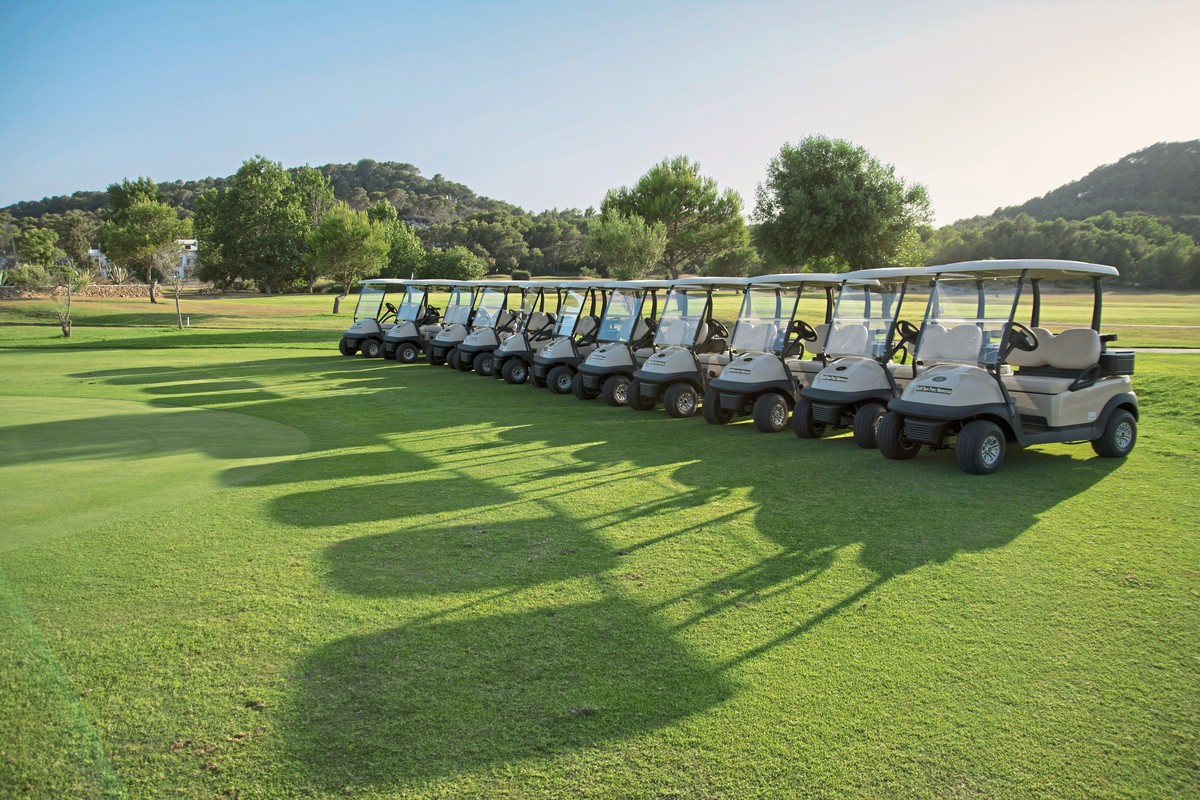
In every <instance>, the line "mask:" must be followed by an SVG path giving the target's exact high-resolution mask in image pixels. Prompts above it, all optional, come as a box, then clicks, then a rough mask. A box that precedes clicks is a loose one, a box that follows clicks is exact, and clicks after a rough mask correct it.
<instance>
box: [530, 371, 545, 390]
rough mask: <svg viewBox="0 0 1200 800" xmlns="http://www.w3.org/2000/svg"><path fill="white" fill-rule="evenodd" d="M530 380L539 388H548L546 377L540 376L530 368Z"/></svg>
mask: <svg viewBox="0 0 1200 800" xmlns="http://www.w3.org/2000/svg"><path fill="white" fill-rule="evenodd" d="M529 382H530V383H531V384H533V386H535V387H536V388H538V389H545V388H546V379H545V378H539V377H538V376H537V373H535V372H534V371H533V370H529Z"/></svg>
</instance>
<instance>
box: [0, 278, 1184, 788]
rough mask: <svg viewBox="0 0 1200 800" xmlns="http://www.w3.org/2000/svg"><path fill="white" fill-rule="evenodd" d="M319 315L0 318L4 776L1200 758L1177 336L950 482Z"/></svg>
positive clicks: (646, 775) (306, 783) (502, 772)
mask: <svg viewBox="0 0 1200 800" xmlns="http://www.w3.org/2000/svg"><path fill="white" fill-rule="evenodd" d="M322 299H324V300H328V298H322ZM197 302H199V301H197ZM214 302H216V301H214ZM247 302H248V301H247ZM305 302H308V300H307V299H305ZM3 305H4V308H5V309H9V308H10V304H3ZM147 305H148V304H147ZM280 305H281V306H283V303H282V302H281V303H280ZM299 305H303V304H299ZM1109 307H1110V308H1111V307H1112V306H1111V305H1110V306H1109ZM289 308H290V307H289ZM297 308H298V307H297ZM4 313H11V312H10V311H8V310H6V311H5V312H4ZM297 313H299V311H297ZM309 313H310V314H313V315H319V313H320V312H318V311H317V310H316V307H315V306H313V307H312V309H310V312H309ZM326 321H327V322H328V328H326V331H325V332H322V331H313V330H300V331H286V330H275V331H273V332H261V331H254V330H242V331H236V330H232V331H231V330H227V329H225V330H223V329H217V328H214V329H210V330H206V329H195V328H194V329H193V330H192V331H188V332H182V333H180V332H178V331H171V330H166V329H163V328H145V329H138V328H113V329H111V337H112V338H103V336H107V335H108V334H103V336H102V335H101V334H96V333H94V332H93V331H91V330H89V329H88V328H87V327H86V325H84V324H83V323H82V322H81V323H80V327H79V328H77V333H76V336H75V337H74V338H73V339H72V340H70V341H64V340H62V339H61V338H56V337H53V336H51V334H50V332H49V331H48V329H46V328H30V327H23V326H6V327H3V328H0V348H2V349H0V370H2V371H3V372H2V374H3V375H4V376H5V379H4V381H3V382H0V454H2V457H0V486H2V487H3V496H4V500H3V502H2V503H0V751H3V752H2V754H0V796H6V797H7V796H23V797H24V796H28V797H76V796H78V797H93V796H94V797H125V796H128V797H138V798H143V797H144V798H159V797H214V796H215V797H222V796H224V797H243V798H246V797H295V796H306V797H307V796H311V797H335V796H337V797H341V796H346V795H350V796H355V797H498V796H499V797H596V798H609V797H630V798H642V797H688V798H692V797H698V798H705V797H714V798H715V797H744V796H761V797H800V796H813V797H857V796H861V797H887V798H895V797H951V796H983V797H996V798H1021V797H1048V798H1057V797H1086V798H1102V797H1145V798H1152V797H1189V796H1196V795H1197V794H1198V793H1200V755H1198V754H1200V644H1198V643H1200V612H1198V609H1197V604H1198V603H1200V594H1198V589H1197V586H1198V585H1200V584H1198V578H1200V543H1198V542H1197V538H1196V535H1195V531H1196V527H1197V521H1198V520H1200V500H1198V499H1197V497H1198V489H1200V441H1198V439H1197V436H1196V430H1197V425H1198V424H1200V400H1197V397H1198V394H1200V356H1185V355H1162V356H1155V355H1145V354H1143V355H1140V356H1139V357H1138V374H1137V375H1135V377H1134V381H1135V387H1136V389H1137V391H1138V393H1139V396H1140V397H1141V398H1142V401H1143V418H1142V424H1141V429H1140V437H1141V438H1140V440H1139V443H1138V447H1137V449H1136V450H1135V451H1134V453H1133V455H1132V456H1131V457H1130V458H1129V459H1128V460H1126V461H1112V460H1107V459H1100V458H1097V457H1095V456H1094V455H1093V454H1092V451H1091V449H1090V448H1089V447H1087V446H1086V445H1085V446H1066V445H1056V446H1048V447H1039V448H1034V449H1032V450H1029V451H1023V452H1020V451H1017V452H1010V455H1009V459H1008V462H1007V464H1006V466H1005V468H1004V469H1003V470H1002V471H1001V472H1000V473H998V474H997V475H994V476H990V477H987V478H979V477H971V476H967V475H964V474H962V473H961V472H959V471H958V469H957V468H956V467H955V466H954V459H953V454H952V453H922V454H921V455H920V456H919V457H918V458H917V459H916V460H914V461H911V462H889V461H886V460H884V459H883V458H882V457H880V456H879V455H878V454H877V453H875V452H867V451H863V450H859V449H858V448H856V447H855V446H854V445H853V443H852V442H851V440H850V438H849V437H848V436H844V435H843V436H839V437H834V438H831V439H827V440H821V441H800V440H798V439H796V438H795V437H794V436H792V435H791V434H790V433H786V434H779V435H775V436H766V435H762V434H758V433H756V432H755V431H754V430H753V429H752V427H751V426H750V425H748V424H745V423H740V424H736V425H732V426H728V427H723V428H717V427H712V426H709V425H707V424H705V423H704V422H703V421H702V420H700V419H699V418H695V419H690V420H670V419H667V418H666V417H665V416H664V415H663V414H662V413H661V412H655V413H653V414H644V415H639V414H635V413H634V412H631V411H629V410H627V409H611V408H608V407H607V406H604V405H603V404H601V403H599V402H598V401H597V402H596V403H584V402H581V401H579V400H576V399H575V398H574V397H571V396H566V397H561V396H555V395H551V394H549V393H548V392H546V391H543V390H535V389H533V388H531V387H529V386H508V385H506V384H504V383H503V382H499V381H495V380H492V379H484V378H481V377H479V376H476V375H473V374H470V375H462V374H458V373H455V372H452V371H450V370H448V369H445V368H441V369H435V368H431V367H428V366H426V365H425V364H424V363H418V364H414V365H409V366H402V365H398V364H395V363H392V362H382V361H367V360H365V359H362V358H351V359H347V358H342V357H340V356H337V355H336V354H335V350H334V347H335V343H336V331H337V330H339V329H340V328H342V327H344V326H345V324H346V315H344V316H343V317H341V318H333V317H329V318H328V320H326ZM193 325H195V317H193ZM230 327H234V326H232V325H231V326H230ZM280 327H284V326H280ZM310 327H316V326H315V325H314V326H310ZM322 327H324V323H323V324H322ZM31 332H37V335H36V336H35V335H34V334H33V333H31ZM91 337H94V338H91ZM289 337H290V338H291V341H289ZM1122 343H1123V344H1127V343H1128V342H1124V341H1123V342H1122ZM26 787H28V788H26Z"/></svg>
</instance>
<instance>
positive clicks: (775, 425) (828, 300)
mask: <svg viewBox="0 0 1200 800" xmlns="http://www.w3.org/2000/svg"><path fill="white" fill-rule="evenodd" d="M842 280H843V278H842V276H841V275H833V274H830V273H816V272H810V273H803V272H799V273H784V274H775V275H760V276H758V277H756V278H753V279H751V280H750V282H749V283H747V284H746V287H745V290H744V292H743V295H742V306H741V310H740V311H739V312H738V318H737V322H736V323H734V326H733V336H732V338H731V339H730V346H731V350H732V355H733V360H732V361H730V363H729V364H728V365H727V366H726V367H725V368H724V369H723V370H722V371H721V374H720V375H719V376H718V377H716V378H713V379H712V380H711V381H710V382H709V385H708V389H707V390H706V391H705V393H704V403H703V406H702V408H701V411H702V412H703V414H704V419H705V421H706V422H708V423H710V424H713V425H724V424H726V423H728V422H732V421H733V419H734V418H735V417H737V416H742V415H745V414H753V415H754V425H755V427H756V428H758V430H760V431H762V432H764V433H777V432H779V431H782V430H783V429H784V428H786V427H787V420H788V412H789V411H790V410H791V408H792V406H794V405H795V403H796V399H797V398H798V397H799V396H800V388H801V387H802V386H804V385H806V384H807V383H808V381H810V380H811V379H812V377H813V376H814V375H816V374H817V372H818V371H819V370H820V369H821V368H822V367H824V366H825V361H824V359H823V358H822V357H821V355H820V353H819V346H820V343H821V342H822V341H823V340H824V335H825V331H826V330H828V328H829V325H828V323H829V319H830V314H831V311H832V309H833V292H834V289H835V288H836V287H838V286H839V285H840V284H841V283H842ZM818 308H819V309H820V310H818ZM801 314H804V315H806V316H808V317H809V318H810V319H813V320H816V319H820V320H822V322H821V323H819V324H818V325H817V326H816V327H813V325H812V324H810V323H809V322H807V321H805V320H804V319H801V318H800V315H801ZM817 315H819V317H818V316H817ZM806 354H807V355H810V356H812V358H808V359H806V358H804V356H805V355H806Z"/></svg>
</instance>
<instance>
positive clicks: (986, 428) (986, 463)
mask: <svg viewBox="0 0 1200 800" xmlns="http://www.w3.org/2000/svg"><path fill="white" fill-rule="evenodd" d="M1004 449H1005V437H1004V431H1003V430H1001V428H1000V426H999V425H997V424H996V423H994V422H988V421H987V420H985V419H973V420H971V421H970V422H968V423H967V424H966V425H964V426H963V429H962V430H961V431H959V432H958V441H957V442H955V444H954V457H955V458H956V459H957V460H958V467H959V469H961V470H962V471H963V472H966V473H968V474H971V475H991V474H992V473H993V472H995V471H996V470H998V469H1000V467H1001V466H1002V465H1003V464H1004Z"/></svg>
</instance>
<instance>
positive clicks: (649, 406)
mask: <svg viewBox="0 0 1200 800" xmlns="http://www.w3.org/2000/svg"><path fill="white" fill-rule="evenodd" d="M625 405H626V406H628V407H629V408H632V409H633V410H634V411H652V410H654V406H656V405H657V403H655V402H653V401H652V400H647V399H646V398H644V397H642V382H641V381H639V380H638V379H637V378H634V379H633V380H631V381H630V382H629V385H628V386H626V387H625Z"/></svg>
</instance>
